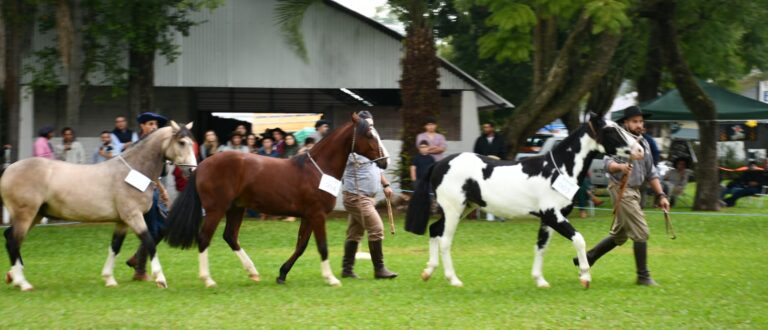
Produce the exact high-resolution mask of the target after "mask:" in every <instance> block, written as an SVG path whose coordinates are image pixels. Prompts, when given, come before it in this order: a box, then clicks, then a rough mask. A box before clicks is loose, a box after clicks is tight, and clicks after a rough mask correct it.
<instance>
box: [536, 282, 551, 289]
mask: <svg viewBox="0 0 768 330" xmlns="http://www.w3.org/2000/svg"><path fill="white" fill-rule="evenodd" d="M536 286H537V287H538V288H541V289H549V288H550V286H549V283H547V282H544V283H537V284H536Z"/></svg>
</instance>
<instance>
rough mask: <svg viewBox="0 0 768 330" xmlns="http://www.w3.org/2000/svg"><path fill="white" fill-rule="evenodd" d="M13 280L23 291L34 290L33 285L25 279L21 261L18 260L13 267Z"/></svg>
mask: <svg viewBox="0 0 768 330" xmlns="http://www.w3.org/2000/svg"><path fill="white" fill-rule="evenodd" d="M11 278H13V282H12V283H13V285H14V286H17V287H19V288H20V289H21V291H29V290H32V289H33V287H32V284H29V282H27V279H26V278H25V277H24V265H22V264H21V260H16V263H15V264H13V266H12V267H11Z"/></svg>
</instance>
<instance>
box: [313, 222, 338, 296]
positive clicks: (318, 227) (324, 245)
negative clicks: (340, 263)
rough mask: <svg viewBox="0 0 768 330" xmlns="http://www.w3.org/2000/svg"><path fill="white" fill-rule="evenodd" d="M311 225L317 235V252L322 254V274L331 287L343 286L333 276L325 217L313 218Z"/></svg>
mask: <svg viewBox="0 0 768 330" xmlns="http://www.w3.org/2000/svg"><path fill="white" fill-rule="evenodd" d="M309 225H310V227H311V228H312V232H313V233H314V234H315V242H316V243H317V252H319V253H320V274H321V275H322V276H323V279H325V282H326V283H328V284H329V285H331V286H341V282H340V281H339V279H337V278H336V276H333V271H332V270H331V261H330V260H328V238H327V237H326V234H325V216H320V217H313V218H311V219H310V224H309Z"/></svg>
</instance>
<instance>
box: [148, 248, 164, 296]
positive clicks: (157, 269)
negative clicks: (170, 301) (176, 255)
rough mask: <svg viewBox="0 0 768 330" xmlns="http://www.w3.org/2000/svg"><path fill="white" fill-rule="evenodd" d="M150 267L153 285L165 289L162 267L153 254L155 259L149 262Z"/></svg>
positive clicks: (158, 259)
mask: <svg viewBox="0 0 768 330" xmlns="http://www.w3.org/2000/svg"><path fill="white" fill-rule="evenodd" d="M150 266H152V275H153V276H154V277H155V284H157V286H158V287H160V288H167V287H168V282H167V281H166V280H165V274H163V267H162V266H160V257H158V255H157V253H155V257H154V258H152V261H151V262H150Z"/></svg>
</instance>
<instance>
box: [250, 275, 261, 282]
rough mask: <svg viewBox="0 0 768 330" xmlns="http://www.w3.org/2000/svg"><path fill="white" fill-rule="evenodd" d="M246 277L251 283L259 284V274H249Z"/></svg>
mask: <svg viewBox="0 0 768 330" xmlns="http://www.w3.org/2000/svg"><path fill="white" fill-rule="evenodd" d="M248 277H249V278H250V279H251V281H254V282H256V283H259V282H261V275H259V274H251V275H249V276H248Z"/></svg>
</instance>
